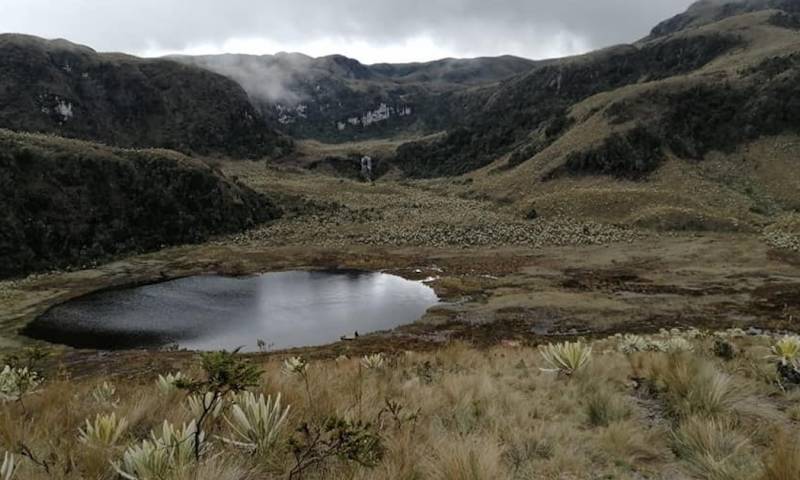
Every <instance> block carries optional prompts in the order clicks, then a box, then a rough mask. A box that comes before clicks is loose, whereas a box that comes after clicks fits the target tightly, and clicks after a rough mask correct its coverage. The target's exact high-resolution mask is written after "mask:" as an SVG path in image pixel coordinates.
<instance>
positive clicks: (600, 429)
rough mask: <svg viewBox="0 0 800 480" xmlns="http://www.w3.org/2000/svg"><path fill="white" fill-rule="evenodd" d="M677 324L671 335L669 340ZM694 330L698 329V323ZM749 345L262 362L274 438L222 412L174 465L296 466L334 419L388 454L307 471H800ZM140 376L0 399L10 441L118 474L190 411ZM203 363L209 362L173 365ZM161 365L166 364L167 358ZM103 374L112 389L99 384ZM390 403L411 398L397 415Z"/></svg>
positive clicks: (788, 427) (778, 402)
mask: <svg viewBox="0 0 800 480" xmlns="http://www.w3.org/2000/svg"><path fill="white" fill-rule="evenodd" d="M677 336H679V335H678V334H674V333H673V334H666V335H662V336H661V337H659V338H660V339H662V340H666V339H670V338H675V337H677ZM680 336H681V337H686V338H688V336H687V335H685V334H680ZM729 341H730V342H732V344H733V345H735V348H736V350H737V352H738V353H737V355H736V356H735V358H733V359H732V360H727V361H726V360H722V359H721V358H718V357H715V356H714V354H713V353H712V346H713V344H714V337H711V336H706V337H701V338H691V339H690V340H689V343H690V344H691V345H692V347H693V349H694V351H693V352H688V353H676V354H665V353H636V354H631V355H625V354H623V353H620V352H618V351H617V347H618V342H617V340H616V339H609V340H601V341H597V342H595V343H594V344H593V345H592V346H593V349H594V353H593V359H592V361H591V362H590V363H589V365H588V367H586V368H585V370H582V371H579V372H578V373H577V374H575V375H574V376H573V377H571V378H568V377H564V376H559V375H556V374H553V373H548V372H544V371H542V370H540V368H542V367H547V366H548V365H547V364H546V363H545V362H544V361H543V359H542V357H541V356H540V354H539V353H538V352H537V351H536V350H535V349H532V348H527V347H520V346H517V345H513V344H509V345H506V346H505V347H497V348H493V349H489V350H476V349H473V348H470V347H467V346H464V345H461V344H453V345H451V346H448V347H446V348H443V349H441V350H438V351H436V352H431V353H411V352H408V353H406V354H400V355H399V356H394V357H388V358H387V360H386V365H385V368H383V369H380V370H369V369H366V368H364V367H363V366H362V365H361V362H360V361H359V359H358V358H354V359H347V358H340V359H337V360H336V361H333V360H312V361H311V364H310V367H309V370H308V372H309V373H308V383H307V384H306V383H305V382H303V380H302V379H301V378H298V377H293V376H287V375H285V374H282V373H281V361H282V359H281V358H280V357H271V358H269V359H266V360H255V362H256V363H257V364H258V365H259V366H261V367H263V369H264V371H265V374H264V376H263V377H262V380H261V383H260V385H259V386H258V387H256V388H254V390H255V391H257V392H263V393H265V394H270V395H275V394H277V393H281V394H282V398H283V401H284V403H285V404H289V405H291V407H292V408H291V413H290V416H289V420H288V425H286V426H285V427H284V428H283V430H282V431H281V434H280V435H279V437H278V441H277V443H276V444H275V446H274V447H273V448H271V449H269V450H268V451H267V453H266V454H264V455H261V456H252V455H249V454H247V453H245V452H243V451H242V450H240V449H238V448H236V447H235V446H232V445H228V444H225V443H224V442H222V441H220V439H219V438H220V436H221V437H230V436H231V435H232V434H233V432H232V430H231V427H230V426H229V425H228V424H227V423H226V422H225V421H224V420H223V418H222V417H218V418H215V419H213V420H211V421H210V423H208V424H207V425H208V426H207V433H208V434H209V435H211V437H210V438H211V439H212V442H213V450H212V451H211V452H212V453H211V454H209V455H208V456H206V457H205V459H204V460H203V462H202V463H201V464H200V466H199V467H194V466H191V465H190V466H189V468H188V469H187V470H185V471H184V472H183V474H182V475H178V476H177V477H176V478H187V479H188V478H196V479H212V478H214V479H228V478H230V479H234V478H235V479H249V478H253V479H255V478H259V479H261V478H286V473H287V472H288V471H289V470H290V469H291V468H292V466H293V464H294V456H293V455H292V453H291V449H290V448H289V444H288V439H289V438H290V437H295V438H300V435H299V433H298V432H297V431H296V429H297V428H299V427H301V425H303V424H304V423H305V422H308V423H310V424H311V425H315V424H316V423H318V422H321V421H322V419H324V418H325V417H327V416H330V415H338V416H341V417H344V418H349V419H354V420H355V419H362V420H364V421H368V422H370V423H371V425H372V431H373V432H374V433H377V434H378V435H379V436H380V438H381V442H382V444H383V446H384V447H385V455H384V456H383V458H382V459H381V460H380V461H378V462H377V464H376V465H375V466H374V467H371V468H367V467H363V466H359V465H357V464H355V463H353V462H346V461H344V460H343V459H341V458H338V459H337V458H332V459H330V460H329V461H326V462H325V463H324V464H322V465H321V466H318V467H314V468H312V469H310V470H309V471H308V472H307V474H306V476H304V477H303V478H306V479H322V478H325V479H387V480H388V479H393V480H396V479H412V478H426V479H428V478H429V479H452V480H456V479H458V480H463V479H470V480H484V479H485V480H490V479H491V480H495V479H530V478H537V479H538V478H541V479H565V478H569V479H589V478H614V479H634V478H638V479H641V478H650V479H664V480H666V479H690V478H696V479H709V480H714V479H763V480H790V479H795V478H798V475H800V452H798V451H797V444H796V442H794V441H793V440H791V439H793V438H797V435H798V434H800V431H798V427H797V421H798V420H800V409H798V406H797V405H798V403H797V402H798V398H800V397H798V393H799V392H798V390H796V389H795V390H790V391H782V390H781V389H780V388H778V387H777V386H776V383H775V381H776V373H775V371H776V370H775V366H774V364H772V363H770V361H768V360H765V355H766V354H767V353H768V346H769V345H770V344H771V343H772V341H773V339H771V338H768V337H760V336H758V337H741V338H732V339H730V338H729ZM140 367H141V368H144V372H145V373H143V374H142V375H141V376H134V377H131V376H127V375H126V376H103V375H99V374H93V375H91V376H89V377H83V378H80V379H71V378H70V377H69V376H68V375H67V374H66V373H65V372H56V371H54V370H53V371H49V372H47V374H48V377H49V378H48V380H47V382H46V383H45V384H44V386H43V387H42V388H41V389H39V390H38V391H37V392H36V393H35V394H32V395H29V396H27V397H26V398H25V400H24V408H23V405H22V404H19V403H13V404H5V405H3V406H2V407H0V451H2V450H10V451H12V452H20V449H21V448H22V447H21V446H22V445H24V446H25V447H27V448H29V449H30V451H31V452H33V454H34V455H35V457H36V458H37V459H38V460H39V461H41V460H45V461H46V462H47V463H48V468H49V469H50V470H51V473H52V474H53V475H55V476H56V477H57V478H64V479H70V478H114V475H113V474H112V470H111V467H110V465H109V461H115V460H118V459H120V457H121V455H122V452H123V450H124V448H125V446H126V445H130V444H133V443H135V442H137V441H138V440H139V439H142V438H145V437H146V436H147V435H148V432H149V431H150V430H151V429H154V428H160V425H161V423H162V422H163V421H164V420H165V419H166V420H169V421H170V422H174V423H177V424H180V423H182V422H186V421H188V420H189V419H190V418H191V415H190V414H189V410H188V409H187V408H186V401H185V396H186V395H185V394H184V393H182V392H175V393H171V394H163V393H159V390H158V389H156V387H155V386H154V384H153V381H154V380H155V376H156V373H166V372H164V371H161V372H158V371H152V370H149V369H148V367H147V366H146V363H142V364H141V365H140ZM173 367H174V368H183V369H184V372H185V373H188V374H190V375H194V376H198V375H201V372H200V371H199V369H198V368H197V366H196V364H194V363H189V364H186V363H184V364H183V365H181V364H175V365H173ZM161 368H165V367H164V366H162V367H161ZM104 381H110V382H112V383H113V385H115V386H116V389H117V390H116V393H115V394H114V395H113V396H112V400H116V401H118V403H103V402H98V401H97V400H96V399H95V398H93V394H92V392H93V391H94V389H95V388H96V387H98V386H99V385H101V384H102V382H104ZM387 401H390V402H394V403H395V404H396V405H398V406H401V407H402V409H400V410H399V411H398V409H397V408H395V409H394V411H395V414H392V413H390V412H389V411H387V405H388V403H387ZM112 411H113V412H115V413H116V414H117V415H118V416H123V417H125V418H126V419H127V420H128V421H129V422H130V426H129V427H128V429H127V430H126V431H125V432H124V433H123V435H122V436H121V438H120V439H119V441H118V442H117V443H116V445H114V446H111V447H92V446H87V445H84V444H82V443H80V442H78V441H76V435H77V433H78V428H79V427H82V426H83V425H84V419H87V418H89V419H93V418H94V416H95V414H97V413H108V412H112ZM44 476H46V475H45V474H44V471H43V469H42V467H41V466H36V465H35V464H34V463H33V462H31V461H30V460H28V459H22V460H21V467H20V471H19V477H18V478H19V479H20V480H23V479H33V478H44Z"/></svg>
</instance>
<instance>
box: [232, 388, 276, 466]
mask: <svg viewBox="0 0 800 480" xmlns="http://www.w3.org/2000/svg"><path fill="white" fill-rule="evenodd" d="M290 408H291V407H290V406H287V407H286V408H285V409H283V408H282V407H281V396H280V394H278V396H277V397H276V398H275V401H274V402H273V401H272V397H267V398H266V400H265V399H264V395H263V394H262V395H259V396H258V397H256V396H255V394H253V393H252V392H242V393H240V394H239V395H237V397H236V400H234V403H233V405H232V406H231V413H230V418H229V417H227V416H226V417H225V420H226V421H227V422H228V425H230V427H231V429H233V432H234V433H235V435H236V439H227V438H225V439H223V440H224V441H226V442H228V443H231V444H233V445H236V446H239V447H243V448H245V449H247V450H249V451H252V452H254V453H257V454H263V453H266V452H267V451H268V450H269V449H270V448H272V446H273V445H274V444H275V442H276V441H277V439H278V436H279V435H280V433H281V430H282V429H283V426H284V423H285V422H286V417H287V416H288V415H289V410H290Z"/></svg>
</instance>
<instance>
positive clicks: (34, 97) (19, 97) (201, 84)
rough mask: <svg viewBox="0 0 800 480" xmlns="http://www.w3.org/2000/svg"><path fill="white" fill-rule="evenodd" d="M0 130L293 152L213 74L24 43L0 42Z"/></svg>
mask: <svg viewBox="0 0 800 480" xmlns="http://www.w3.org/2000/svg"><path fill="white" fill-rule="evenodd" d="M0 128H8V129H12V130H19V131H33V132H43V133H53V134H57V135H61V136H66V137H73V138H80V139H86V140H92V141H99V142H103V143H106V144H110V145H115V146H122V147H134V148H149V147H159V148H169V149H174V150H179V151H182V152H187V153H201V154H218V155H224V156H231V157H244V158H261V157H264V156H267V155H273V154H276V153H278V154H279V153H281V151H286V150H287V149H289V148H290V147H291V142H289V141H287V140H286V139H285V138H283V137H282V136H280V135H278V134H277V133H276V132H275V131H273V130H271V129H269V128H268V127H267V126H266V125H265V122H264V119H263V118H262V116H261V114H260V113H259V112H258V111H257V110H256V109H255V108H253V107H252V105H250V102H249V101H248V97H247V94H246V93H245V92H244V91H243V90H242V88H241V87H240V86H239V85H237V84H236V83H235V82H233V81H231V80H230V79H228V78H225V77H223V76H221V75H217V74H215V73H212V72H209V71H207V70H204V69H201V68H197V67H192V66H188V65H184V64H180V63H177V62H172V61H169V60H144V59H139V58H135V57H131V56H126V55H119V54H99V53H97V52H95V51H94V50H92V49H90V48H87V47H83V46H79V45H75V44H72V43H69V42H66V41H63V40H56V41H48V40H43V39H40V38H36V37H29V36H23V35H0Z"/></svg>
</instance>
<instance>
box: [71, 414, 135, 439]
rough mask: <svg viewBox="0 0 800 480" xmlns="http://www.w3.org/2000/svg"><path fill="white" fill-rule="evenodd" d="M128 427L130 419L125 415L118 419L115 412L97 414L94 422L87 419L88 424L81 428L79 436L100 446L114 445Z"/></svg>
mask: <svg viewBox="0 0 800 480" xmlns="http://www.w3.org/2000/svg"><path fill="white" fill-rule="evenodd" d="M126 428H128V421H127V420H126V419H125V417H120V418H119V419H117V415H116V414H115V413H111V414H109V415H102V414H99V413H98V414H97V416H95V418H94V423H92V422H90V421H89V419H88V418H87V419H86V426H85V427H84V428H79V429H78V432H79V435H78V437H79V438H80V440H81V441H82V442H83V443H86V444H88V445H93V446H100V447H111V446H114V445H115V444H116V443H117V441H118V440H119V437H120V436H121V435H122V433H123V432H125V429H126Z"/></svg>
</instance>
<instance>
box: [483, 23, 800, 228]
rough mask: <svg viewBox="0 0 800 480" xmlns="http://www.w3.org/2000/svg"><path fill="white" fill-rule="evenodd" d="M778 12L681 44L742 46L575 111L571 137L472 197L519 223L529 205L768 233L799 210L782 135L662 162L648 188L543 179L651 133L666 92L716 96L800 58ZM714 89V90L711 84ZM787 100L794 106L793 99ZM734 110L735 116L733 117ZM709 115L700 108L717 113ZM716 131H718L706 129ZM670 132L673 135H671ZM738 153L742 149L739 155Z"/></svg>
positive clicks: (795, 38)
mask: <svg viewBox="0 0 800 480" xmlns="http://www.w3.org/2000/svg"><path fill="white" fill-rule="evenodd" d="M773 15H774V12H771V11H765V12H758V13H753V14H748V15H743V16H737V17H733V18H728V19H725V20H723V21H721V22H718V23H713V24H710V25H707V26H704V27H701V28H700V29H699V30H690V31H687V32H681V33H678V34H677V35H678V36H692V35H702V34H705V33H712V34H714V33H733V34H736V35H739V36H741V38H742V39H743V40H744V41H745V42H746V44H747V46H746V47H743V48H739V49H736V50H734V51H733V52H731V53H729V54H726V55H723V56H722V57H720V58H718V59H717V60H715V61H713V62H711V63H710V64H708V65H706V66H705V67H703V68H701V69H699V70H697V71H695V72H693V73H691V74H689V75H685V76H678V77H671V78H667V79H664V80H659V81H652V82H641V83H636V84H633V85H630V86H627V87H624V88H621V89H618V90H614V91H611V92H605V93H600V94H598V95H595V96H593V97H590V98H588V99H586V100H584V101H583V102H580V103H578V104H576V105H574V106H573V107H572V108H571V111H570V116H571V118H573V119H574V120H575V124H574V125H573V127H572V128H571V129H570V130H569V131H567V132H566V133H565V134H564V135H563V136H562V137H560V138H559V139H558V140H557V141H555V142H554V143H553V144H552V145H551V146H549V147H548V148H546V149H545V150H543V151H542V152H540V153H539V154H537V155H535V156H533V157H532V158H530V159H528V160H527V161H525V162H524V163H522V164H521V165H519V166H518V167H516V168H514V169H511V170H507V171H504V170H503V169H502V168H500V169H498V167H503V165H505V163H506V162H507V160H508V157H507V156H504V157H501V158H500V159H498V160H497V161H496V162H495V163H494V164H492V165H490V166H489V167H486V168H484V169H482V170H480V171H478V172H476V173H474V174H472V175H470V177H472V178H473V179H474V185H473V186H472V187H470V189H471V190H474V191H476V192H480V193H483V194H486V195H489V196H495V197H499V196H503V197H511V198H514V199H516V207H517V209H518V210H519V211H520V212H521V213H524V212H526V211H527V209H528V208H530V206H531V205H534V206H535V208H536V210H537V212H538V213H540V214H543V215H546V216H551V215H555V214H567V215H572V216H577V217H579V218H593V219H599V220H604V221H607V222H615V223H617V222H618V223H625V224H634V225H641V226H646V227H656V228H663V229H671V228H676V229H684V228H685V229H701V230H702V229H714V230H720V229H722V230H750V229H753V228H760V226H761V225H764V224H766V223H771V222H772V221H774V220H775V219H776V215H781V214H782V212H785V211H791V210H793V209H795V208H796V207H797V202H796V194H795V192H796V191H797V187H798V186H800V176H798V175H796V173H797V172H798V170H797V169H796V168H795V166H794V158H796V155H797V153H798V151H800V140H799V139H798V136H797V135H796V134H794V133H791V132H787V133H783V134H778V135H769V136H765V137H761V138H753V139H747V138H746V134H745V133H744V127H745V125H744V124H738V125H737V128H739V129H740V130H741V132H740V137H737V138H736V139H735V140H731V142H730V143H729V144H727V145H720V147H724V150H725V151H724V152H720V151H718V148H719V147H715V148H711V149H710V150H709V151H707V152H706V151H703V152H701V155H700V156H701V157H704V160H703V161H700V162H698V161H694V160H690V159H683V158H679V157H678V156H676V155H675V154H673V153H671V152H669V151H668V152H667V154H666V157H665V159H664V160H663V161H662V163H661V166H660V167H659V168H658V169H657V170H656V171H655V172H654V173H651V174H649V175H648V176H647V178H646V179H644V180H641V179H640V180H638V181H637V180H629V179H624V178H618V177H615V176H606V175H597V174H591V172H589V173H590V174H589V175H577V176H575V175H572V176H569V175H566V176H565V175H560V176H558V177H557V178H555V179H553V180H549V181H546V177H547V174H548V173H549V172H553V171H557V170H558V169H559V168H563V166H564V165H565V162H566V161H567V160H568V158H569V155H570V153H572V152H576V151H584V150H587V149H588V148H592V147H589V146H593V145H594V146H596V145H601V144H602V143H603V142H605V141H606V140H607V139H608V138H610V137H611V136H612V135H614V134H615V133H617V132H622V133H623V134H624V132H628V131H630V130H632V129H635V128H637V127H648V126H650V125H654V124H657V122H658V121H659V120H658V119H659V118H660V116H661V115H662V114H663V113H664V112H663V111H662V107H660V106H659V105H658V104H657V103H656V102H652V101H651V100H650V99H651V98H652V96H653V95H658V94H663V93H664V92H680V91H685V90H686V89H687V88H691V87H692V86H695V85H709V84H711V85H716V86H720V88H721V86H722V85H724V84H725V83H727V82H733V83H734V84H738V82H744V81H745V80H742V77H741V75H742V73H741V72H743V71H747V70H748V69H751V68H753V67H757V66H759V65H762V62H764V61H767V60H769V59H771V58H773V57H780V56H786V55H791V54H793V53H795V52H797V50H798V48H800V33H798V31H796V30H792V29H787V28H780V27H776V26H774V25H772V24H771V23H770V19H771V18H772V16H773ZM710 82H712V83H710ZM789 98H791V97H789ZM632 104H633V105H637V108H636V109H635V113H633V114H632V115H631V117H632V120H627V121H623V122H617V121H613V119H612V117H613V116H612V115H610V114H609V113H608V112H609V111H613V109H614V108H616V107H618V106H619V105H632ZM737 108H738V107H737ZM713 109H714V107H706V110H705V111H707V112H713ZM712 128H720V129H722V128H724V127H723V126H720V127H716V126H714V125H713V123H712ZM667 132H669V130H667ZM737 143H738V145H737Z"/></svg>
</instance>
